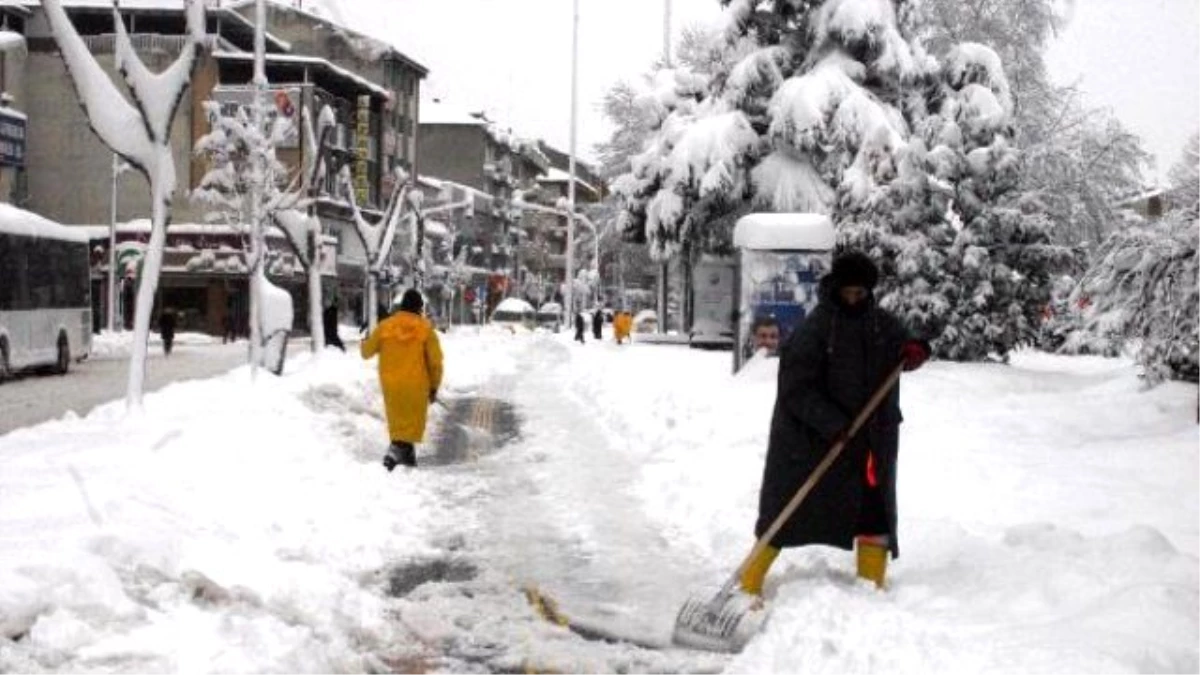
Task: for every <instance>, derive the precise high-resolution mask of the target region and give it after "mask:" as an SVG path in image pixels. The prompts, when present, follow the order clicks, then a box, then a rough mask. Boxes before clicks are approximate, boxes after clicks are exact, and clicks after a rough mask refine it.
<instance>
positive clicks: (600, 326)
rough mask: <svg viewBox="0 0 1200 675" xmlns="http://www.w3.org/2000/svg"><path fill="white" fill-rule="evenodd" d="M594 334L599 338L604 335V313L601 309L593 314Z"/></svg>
mask: <svg viewBox="0 0 1200 675" xmlns="http://www.w3.org/2000/svg"><path fill="white" fill-rule="evenodd" d="M592 336H593V337H595V338H596V339H597V340H599V339H601V338H603V337H604V313H603V312H601V311H600V310H596V313H595V314H593V315H592Z"/></svg>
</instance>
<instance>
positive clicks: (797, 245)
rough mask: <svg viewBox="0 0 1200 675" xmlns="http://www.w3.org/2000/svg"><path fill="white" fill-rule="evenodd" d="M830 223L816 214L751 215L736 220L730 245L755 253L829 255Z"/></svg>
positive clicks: (832, 237)
mask: <svg viewBox="0 0 1200 675" xmlns="http://www.w3.org/2000/svg"><path fill="white" fill-rule="evenodd" d="M836 243H837V237H836V235H835V233H834V230H833V221H831V220H830V219H829V216H825V215H821V214H819V213H751V214H749V215H746V216H742V217H741V218H740V219H738V222H737V225H736V226H734V228H733V245H734V246H735V247H737V248H746V249H750V250H755V251H780V250H783V251H788V250H792V251H829V250H833V247H834V245H835V244H836Z"/></svg>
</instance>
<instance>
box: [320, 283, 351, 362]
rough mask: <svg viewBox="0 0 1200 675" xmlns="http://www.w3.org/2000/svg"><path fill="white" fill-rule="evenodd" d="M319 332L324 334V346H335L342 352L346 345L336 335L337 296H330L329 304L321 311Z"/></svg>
mask: <svg viewBox="0 0 1200 675" xmlns="http://www.w3.org/2000/svg"><path fill="white" fill-rule="evenodd" d="M321 332H323V333H324V334H325V346H326V347H337V348H338V349H340V350H342V351H343V352H344V351H346V345H345V343H343V342H342V337H341V336H340V335H338V301H337V296H334V297H332V298H330V300H329V305H328V306H326V307H325V310H324V311H323V312H321Z"/></svg>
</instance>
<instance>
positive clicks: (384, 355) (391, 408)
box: [359, 288, 442, 471]
mask: <svg viewBox="0 0 1200 675" xmlns="http://www.w3.org/2000/svg"><path fill="white" fill-rule="evenodd" d="M424 307H425V301H424V299H423V298H422V297H421V293H420V292H418V291H417V290H416V289H411V288H410V289H409V290H407V291H405V292H404V296H403V297H402V298H401V300H400V311H398V312H396V313H395V314H392V315H391V316H389V317H388V318H387V319H384V320H383V321H381V322H380V323H379V325H378V326H376V327H375V330H373V331H371V335H370V336H368V337H367V339H366V340H364V341H363V343H362V345H361V346H360V347H359V349H360V351H361V353H362V357H363V358H364V359H370V358H372V357H374V356H375V355H376V354H378V355H379V384H380V388H381V389H382V390H383V404H384V408H385V412H386V413H387V423H388V435H389V436H390V438H391V441H392V444H391V446H390V447H389V448H388V452H387V454H386V455H384V458H383V465H384V467H386V468H387V470H388V471H391V470H393V469H395V468H396V465H397V464H403V465H404V466H409V467H415V466H416V465H417V451H416V447H415V444H417V443H420V442H422V441H424V440H425V420H426V418H427V416H428V412H429V406H430V405H431V404H432V403H434V402H435V401H437V392H438V387H440V386H441V384H442V347H441V344H440V343H439V342H438V337H437V331H435V330H433V325H432V324H430V323H429V321H428V320H427V319H426V318H425V317H424V316H423V315H422V311H423V309H424Z"/></svg>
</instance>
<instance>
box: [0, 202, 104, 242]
mask: <svg viewBox="0 0 1200 675" xmlns="http://www.w3.org/2000/svg"><path fill="white" fill-rule="evenodd" d="M0 232H3V233H5V234H19V235H24V236H33V237H44V238H48V239H65V240H67V241H79V242H86V241H87V236H86V235H84V233H82V232H79V231H78V230H75V229H73V228H70V227H66V226H64V225H61V224H59V223H56V222H54V221H53V220H50V219H49V218H45V217H43V216H39V215H38V214H36V213H33V212H32V211H26V210H24V209H19V208H17V207H15V206H13V205H12V204H5V203H3V202H0Z"/></svg>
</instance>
